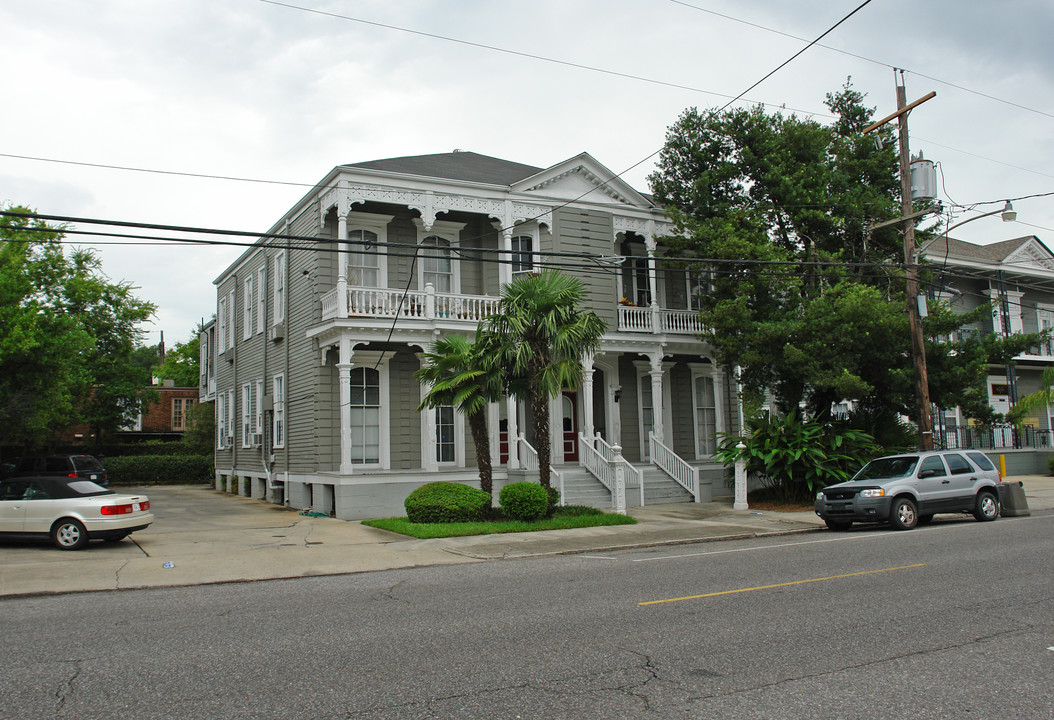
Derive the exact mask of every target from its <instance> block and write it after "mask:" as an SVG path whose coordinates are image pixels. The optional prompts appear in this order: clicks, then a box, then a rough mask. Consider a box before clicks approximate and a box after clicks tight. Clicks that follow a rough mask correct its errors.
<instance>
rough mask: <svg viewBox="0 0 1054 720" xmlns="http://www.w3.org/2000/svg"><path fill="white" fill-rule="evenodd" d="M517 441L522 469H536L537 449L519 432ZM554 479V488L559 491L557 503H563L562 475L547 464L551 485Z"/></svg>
mask: <svg viewBox="0 0 1054 720" xmlns="http://www.w3.org/2000/svg"><path fill="white" fill-rule="evenodd" d="M517 442H519V444H520V464H521V465H522V466H523V469H524V470H538V451H537V450H535V449H534V448H533V447H532V446H531V444H530V443H529V442H527V437H526V436H525V435H524V434H523V433H520V436H519V437H518V438H517ZM554 478H555V479H556V489H557V490H559V491H560V502H559V503H558V504H559V505H564V504H565V503H564V476H563V475H562V474H561V473H560V471H559V470H557V469H556V468H554V467H553V466H552V464H550V465H549V484H550V485H551V484H552V482H553V479H554Z"/></svg>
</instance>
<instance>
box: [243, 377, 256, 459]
mask: <svg viewBox="0 0 1054 720" xmlns="http://www.w3.org/2000/svg"><path fill="white" fill-rule="evenodd" d="M254 389H255V388H254V387H253V383H245V384H244V385H242V447H243V448H247V447H252V434H253V423H254V421H255V417H256V408H255V393H254V392H253V390H254Z"/></svg>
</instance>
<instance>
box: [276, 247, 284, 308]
mask: <svg viewBox="0 0 1054 720" xmlns="http://www.w3.org/2000/svg"><path fill="white" fill-rule="evenodd" d="M283 320H285V250H281V251H279V252H278V254H277V255H275V256H274V322H275V323H280V322H282V321H283Z"/></svg>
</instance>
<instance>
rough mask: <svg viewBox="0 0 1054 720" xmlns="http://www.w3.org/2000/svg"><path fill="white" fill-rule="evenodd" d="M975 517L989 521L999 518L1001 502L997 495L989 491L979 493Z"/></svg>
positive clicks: (974, 511)
mask: <svg viewBox="0 0 1054 720" xmlns="http://www.w3.org/2000/svg"><path fill="white" fill-rule="evenodd" d="M973 516H974V517H975V518H977V519H978V520H981V521H982V522H984V521H989V520H995V519H996V518H997V517H999V501H998V500H996V498H995V495H993V494H992V493H990V492H989V491H987V490H982V491H981V492H979V493H977V503H976V504H975V505H974V509H973Z"/></svg>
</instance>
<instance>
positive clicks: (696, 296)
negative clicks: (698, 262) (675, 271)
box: [684, 270, 710, 310]
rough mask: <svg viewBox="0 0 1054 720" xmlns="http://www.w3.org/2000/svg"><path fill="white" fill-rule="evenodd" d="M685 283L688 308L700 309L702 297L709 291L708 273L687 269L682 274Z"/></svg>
mask: <svg viewBox="0 0 1054 720" xmlns="http://www.w3.org/2000/svg"><path fill="white" fill-rule="evenodd" d="M684 277H685V282H686V283H687V292H688V309H689V310H700V309H701V308H702V306H703V305H702V299H703V297H704V296H705V295H706V294H707V293H709V292H710V277H709V273H706V272H703V271H702V270H688V271H687V272H685V274H684Z"/></svg>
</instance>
